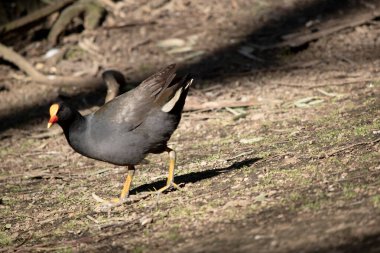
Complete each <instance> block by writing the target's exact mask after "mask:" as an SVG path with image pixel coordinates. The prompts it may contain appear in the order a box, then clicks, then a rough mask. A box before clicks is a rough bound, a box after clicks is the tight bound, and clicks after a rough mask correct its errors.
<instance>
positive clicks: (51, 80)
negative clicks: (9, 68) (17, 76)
mask: <svg viewBox="0 0 380 253" xmlns="http://www.w3.org/2000/svg"><path fill="white" fill-rule="evenodd" d="M0 57H1V58H3V59H5V60H7V61H9V62H11V63H13V64H15V65H16V66H17V67H18V68H19V69H20V70H22V71H24V72H25V73H26V74H27V75H29V76H30V78H31V79H32V80H33V81H35V82H37V83H44V84H49V85H56V86H75V87H78V86H79V87H81V88H89V87H91V88H96V87H100V86H102V85H103V80H102V79H101V78H97V77H83V78H80V77H65V76H45V75H44V74H42V73H41V72H39V71H38V70H36V69H35V68H34V66H33V65H32V64H30V63H29V62H28V61H27V60H26V59H25V58H24V57H22V56H21V55H20V54H18V53H16V52H15V51H13V50H12V49H10V48H8V47H6V46H5V45H3V44H1V43H0Z"/></svg>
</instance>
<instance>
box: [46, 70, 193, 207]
mask: <svg viewBox="0 0 380 253" xmlns="http://www.w3.org/2000/svg"><path fill="white" fill-rule="evenodd" d="M176 72H177V66H176V64H171V65H169V66H166V67H164V68H162V69H161V70H159V71H157V72H156V73H155V74H153V75H151V76H150V77H148V78H147V79H145V80H144V81H143V82H141V84H140V85H138V86H137V87H136V88H134V89H132V90H130V91H128V92H126V93H124V94H121V95H119V96H117V97H115V98H114V99H113V100H111V101H109V102H107V103H106V104H104V105H103V106H102V107H100V108H99V109H98V110H97V111H95V112H93V113H90V114H88V115H85V116H83V115H81V113H80V112H79V111H77V110H76V109H75V108H73V107H72V106H71V105H69V104H67V103H65V102H57V103H53V104H52V105H51V106H50V108H49V114H50V119H49V122H48V126H47V127H48V128H50V127H51V126H52V125H53V124H55V123H56V124H58V125H59V126H60V127H61V128H62V129H63V133H64V135H65V137H66V140H67V142H68V144H69V145H70V146H71V147H72V148H73V149H74V150H75V151H76V152H78V153H80V154H81V155H83V156H86V157H89V158H92V159H95V160H100V161H103V162H107V163H111V164H114V165H120V166H127V167H128V174H127V177H126V179H125V182H124V185H123V188H122V190H121V193H120V196H119V198H114V199H112V200H111V201H109V203H111V202H112V203H120V202H123V201H125V200H126V199H127V198H128V197H129V192H130V188H131V184H132V180H133V176H134V173H135V166H136V165H138V164H140V163H142V162H143V161H144V159H145V157H146V156H147V155H148V154H151V153H153V154H160V153H164V152H167V153H168V154H169V171H168V177H167V180H166V185H165V186H164V187H162V188H160V189H159V190H158V191H157V192H159V193H161V192H164V191H166V190H169V189H171V188H175V189H179V190H180V187H179V186H178V185H177V184H176V183H175V182H174V170H175V166H176V152H175V150H174V149H172V148H170V147H168V141H169V139H170V137H171V135H172V134H173V132H174V131H175V130H176V129H177V127H178V124H179V122H180V120H181V114H182V111H183V107H184V104H185V100H186V97H187V94H188V91H189V88H190V86H191V84H192V83H193V81H194V77H193V75H191V74H186V75H184V76H183V77H179V76H178V75H177V73H176ZM100 201H104V200H100Z"/></svg>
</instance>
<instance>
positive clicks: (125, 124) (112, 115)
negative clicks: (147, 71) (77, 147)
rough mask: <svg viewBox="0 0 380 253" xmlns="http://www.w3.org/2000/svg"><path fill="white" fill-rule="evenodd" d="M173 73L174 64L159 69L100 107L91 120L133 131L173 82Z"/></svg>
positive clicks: (174, 69)
mask: <svg viewBox="0 0 380 253" xmlns="http://www.w3.org/2000/svg"><path fill="white" fill-rule="evenodd" d="M175 71H176V66H175V64H172V65H169V66H167V67H165V68H163V69H161V70H160V71H158V72H157V73H155V74H153V75H152V76H150V77H149V78H147V79H146V80H144V81H143V82H142V83H141V84H140V85H139V86H138V87H136V88H135V89H133V90H131V91H129V92H127V93H125V94H122V95H120V96H118V97H116V98H115V99H113V100H111V101H110V102H108V103H107V104H105V105H104V106H102V107H101V108H100V109H99V110H98V111H96V112H95V113H94V115H93V120H96V121H98V122H108V123H111V124H114V125H116V126H118V127H119V129H120V128H122V129H123V130H124V131H131V130H133V129H135V128H136V127H137V126H139V125H140V124H141V123H142V122H143V121H144V120H145V118H146V117H147V115H148V114H149V112H150V111H151V110H152V109H153V108H154V107H155V106H157V103H156V100H157V98H159V97H160V94H161V93H162V92H163V91H164V90H165V89H166V88H167V87H168V86H169V85H170V83H171V82H172V81H173V79H174V77H175Z"/></svg>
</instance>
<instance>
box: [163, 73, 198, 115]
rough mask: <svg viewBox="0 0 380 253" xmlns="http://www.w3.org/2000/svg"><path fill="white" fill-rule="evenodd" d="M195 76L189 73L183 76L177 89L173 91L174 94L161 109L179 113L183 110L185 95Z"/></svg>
mask: <svg viewBox="0 0 380 253" xmlns="http://www.w3.org/2000/svg"><path fill="white" fill-rule="evenodd" d="M194 80H195V78H194V76H193V75H191V74H187V75H186V76H184V77H183V78H182V79H181V80H180V81H179V83H178V86H179V87H178V89H177V90H176V92H175V93H174V96H173V97H172V98H171V99H170V100H169V101H168V102H166V103H165V104H164V106H163V107H162V109H161V110H162V111H164V112H168V113H173V114H179V113H181V112H182V110H183V106H184V105H185V101H186V97H187V94H188V92H189V88H190V86H191V85H192V84H193V82H194Z"/></svg>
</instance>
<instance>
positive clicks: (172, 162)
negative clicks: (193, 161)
mask: <svg viewBox="0 0 380 253" xmlns="http://www.w3.org/2000/svg"><path fill="white" fill-rule="evenodd" d="M166 151H167V152H168V153H169V159H170V162H169V175H168V179H167V181H166V185H165V186H164V187H162V188H161V189H159V190H158V191H157V192H159V193H160V192H164V191H166V190H168V189H170V188H171V187H173V188H175V189H177V190H181V188H180V187H179V186H178V185H177V184H176V183H174V169H175V162H176V154H175V151H174V150H172V149H170V148H167V149H166Z"/></svg>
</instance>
